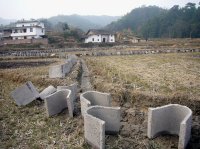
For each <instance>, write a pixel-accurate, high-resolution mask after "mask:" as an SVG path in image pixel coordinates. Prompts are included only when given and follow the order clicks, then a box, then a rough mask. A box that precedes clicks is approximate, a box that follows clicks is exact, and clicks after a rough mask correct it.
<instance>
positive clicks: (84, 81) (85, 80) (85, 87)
mask: <svg viewBox="0 0 200 149" xmlns="http://www.w3.org/2000/svg"><path fill="white" fill-rule="evenodd" d="M81 66H82V76H81V89H82V91H83V92H85V91H89V90H92V85H91V83H90V76H89V70H88V68H87V65H86V64H85V61H84V60H81Z"/></svg>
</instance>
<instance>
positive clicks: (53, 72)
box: [49, 65, 65, 78]
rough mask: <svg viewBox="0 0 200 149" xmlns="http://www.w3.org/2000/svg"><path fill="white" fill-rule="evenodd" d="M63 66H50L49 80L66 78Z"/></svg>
mask: <svg viewBox="0 0 200 149" xmlns="http://www.w3.org/2000/svg"><path fill="white" fill-rule="evenodd" d="M63 67H64V66H63V65H55V66H50V68H49V78H63V77H65V73H64V70H63V69H64V68H63Z"/></svg>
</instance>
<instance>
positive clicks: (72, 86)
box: [57, 83, 78, 102]
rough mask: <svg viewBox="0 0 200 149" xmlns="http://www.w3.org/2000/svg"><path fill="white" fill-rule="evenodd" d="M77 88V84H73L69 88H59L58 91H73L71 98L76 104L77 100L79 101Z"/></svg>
mask: <svg viewBox="0 0 200 149" xmlns="http://www.w3.org/2000/svg"><path fill="white" fill-rule="evenodd" d="M77 87H78V84H77V83H74V84H71V85H69V86H57V91H60V90H63V89H69V90H71V96H70V98H71V99H72V100H73V102H75V101H76V99H77Z"/></svg>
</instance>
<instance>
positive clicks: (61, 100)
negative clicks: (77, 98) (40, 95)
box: [44, 89, 74, 117]
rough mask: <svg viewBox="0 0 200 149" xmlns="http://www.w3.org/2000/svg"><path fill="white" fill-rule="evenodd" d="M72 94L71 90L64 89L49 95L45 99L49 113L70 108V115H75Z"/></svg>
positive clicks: (53, 113) (50, 114)
mask: <svg viewBox="0 0 200 149" xmlns="http://www.w3.org/2000/svg"><path fill="white" fill-rule="evenodd" d="M70 94H71V91H70V90H68V89H64V90H60V91H57V92H55V93H53V94H51V95H49V96H47V97H46V98H45V100H44V101H45V107H46V112H47V115H48V116H52V115H55V114H58V113H60V112H62V111H63V110H64V109H65V108H68V111H69V115H70V117H73V110H74V105H73V101H72V100H71V99H70Z"/></svg>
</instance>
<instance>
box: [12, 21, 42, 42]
mask: <svg viewBox="0 0 200 149" xmlns="http://www.w3.org/2000/svg"><path fill="white" fill-rule="evenodd" d="M38 26H39V27H38ZM31 28H32V32H31V31H30V29H31ZM24 29H26V32H23V30H24ZM15 30H17V33H15ZM42 31H43V32H42ZM42 35H45V29H44V23H41V22H37V21H35V22H34V21H33V22H24V23H16V28H15V29H13V30H12V34H11V37H12V38H13V40H15V39H32V38H41V36H42Z"/></svg>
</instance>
